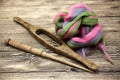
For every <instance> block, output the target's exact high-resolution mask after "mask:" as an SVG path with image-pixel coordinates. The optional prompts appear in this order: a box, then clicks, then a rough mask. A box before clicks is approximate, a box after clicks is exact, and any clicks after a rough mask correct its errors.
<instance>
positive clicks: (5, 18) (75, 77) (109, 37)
mask: <svg viewBox="0 0 120 80" xmlns="http://www.w3.org/2000/svg"><path fill="white" fill-rule="evenodd" d="M76 3H84V4H87V5H88V6H89V7H90V8H92V9H93V10H94V11H95V12H96V13H97V15H98V17H99V22H100V23H101V24H102V26H103V31H104V37H105V39H106V41H107V49H108V53H109V54H110V56H111V57H112V59H113V61H114V63H115V65H111V64H110V63H108V62H106V61H105V60H104V59H103V57H102V53H101V52H100V51H97V50H96V51H93V50H91V51H90V52H89V54H88V59H89V60H91V61H94V62H95V63H96V64H97V65H98V66H99V72H98V73H96V74H91V73H88V72H85V71H82V70H77V69H75V71H73V70H72V69H73V68H72V67H69V66H66V65H63V64H60V63H57V62H54V61H51V60H48V59H45V58H42V57H39V56H35V55H33V54H31V53H26V52H23V51H20V50H17V49H14V48H12V47H10V46H5V45H4V39H6V38H11V39H13V40H17V41H20V42H23V43H25V44H28V45H31V46H34V47H36V48H39V49H44V50H45V51H47V52H49V53H50V54H51V55H55V56H59V55H56V54H54V53H53V52H52V51H50V50H48V49H46V48H45V47H44V46H42V45H41V44H40V43H39V42H37V41H36V40H35V39H34V38H33V37H32V36H31V35H30V34H29V33H28V31H27V30H26V29H25V28H23V27H22V26H20V25H18V24H17V23H15V22H14V21H13V17H14V16H19V17H21V18H23V19H25V20H26V21H28V22H30V23H31V24H34V25H38V26H39V25H40V26H42V27H43V28H45V29H48V30H49V31H51V32H52V33H53V34H55V31H54V24H53V17H54V15H55V14H57V13H58V12H62V11H67V10H68V9H69V7H70V6H71V5H73V4H76ZM61 57H62V56H61ZM68 78H69V80H119V79H120V0H0V80H67V79H68Z"/></svg>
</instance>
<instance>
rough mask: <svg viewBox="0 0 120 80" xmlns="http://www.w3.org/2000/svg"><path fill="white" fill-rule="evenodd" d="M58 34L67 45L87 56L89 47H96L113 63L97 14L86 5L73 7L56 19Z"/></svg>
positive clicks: (58, 15)
mask: <svg viewBox="0 0 120 80" xmlns="http://www.w3.org/2000/svg"><path fill="white" fill-rule="evenodd" d="M54 23H55V30H56V33H57V34H58V35H59V36H60V37H61V38H62V39H63V40H64V41H65V42H66V44H67V45H68V46H69V47H70V48H72V49H74V50H76V49H77V50H76V52H78V53H81V54H82V55H83V56H84V57H85V56H86V51H87V47H89V48H91V46H95V47H97V48H99V49H100V50H101V51H102V52H103V53H104V55H105V59H106V60H108V61H110V62H112V60H111V58H110V56H109V55H108V54H107V52H106V47H105V42H104V39H103V35H102V29H101V25H100V24H99V23H98V17H97V16H96V13H95V12H94V11H92V10H91V9H90V8H89V7H87V6H86V5H84V4H76V5H73V6H72V7H71V8H70V9H69V11H68V13H67V12H62V13H59V14H57V15H56V16H55V17H54Z"/></svg>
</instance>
